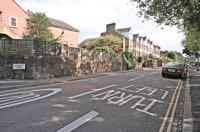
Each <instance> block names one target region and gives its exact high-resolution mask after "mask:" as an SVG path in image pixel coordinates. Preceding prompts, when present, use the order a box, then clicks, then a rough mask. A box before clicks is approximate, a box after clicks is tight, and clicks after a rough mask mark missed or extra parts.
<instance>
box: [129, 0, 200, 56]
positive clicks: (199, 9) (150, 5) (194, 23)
mask: <svg viewBox="0 0 200 132" xmlns="http://www.w3.org/2000/svg"><path fill="white" fill-rule="evenodd" d="M131 1H132V2H134V3H137V5H138V6H137V7H138V8H139V9H140V11H139V15H140V16H144V18H146V19H151V18H154V19H155V22H157V23H158V24H165V25H170V26H172V25H177V26H178V27H179V28H180V29H181V30H182V31H183V32H185V36H186V38H185V40H184V46H186V47H187V49H188V50H189V51H190V52H192V53H196V52H197V51H196V50H198V49H199V45H200V40H199V39H200V38H199V36H200V4H199V2H200V1H199V0H131Z"/></svg>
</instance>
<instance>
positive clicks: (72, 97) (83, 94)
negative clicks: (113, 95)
mask: <svg viewBox="0 0 200 132" xmlns="http://www.w3.org/2000/svg"><path fill="white" fill-rule="evenodd" d="M114 86H116V85H109V86H107V87H103V88H99V89H94V90H92V91H88V92H85V93H81V94H78V95H75V96H71V97H68V99H75V98H78V97H81V96H85V95H88V94H92V93H95V92H98V91H102V90H105V89H108V88H111V87H114Z"/></svg>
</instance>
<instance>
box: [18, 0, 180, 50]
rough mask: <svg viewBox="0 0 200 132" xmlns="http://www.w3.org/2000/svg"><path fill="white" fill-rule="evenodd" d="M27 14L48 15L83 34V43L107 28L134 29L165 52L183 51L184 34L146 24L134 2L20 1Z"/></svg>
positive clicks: (174, 29)
mask: <svg viewBox="0 0 200 132" xmlns="http://www.w3.org/2000/svg"><path fill="white" fill-rule="evenodd" d="M16 1H17V3H18V4H19V5H20V6H21V7H22V8H23V9H24V10H28V9H29V10H31V11H34V12H35V11H38V12H44V13H46V15H47V16H48V17H52V18H56V19H59V20H62V21H64V22H66V23H68V24H70V25H72V26H73V27H75V28H77V29H78V30H80V33H79V42H81V41H83V40H84V39H87V38H93V37H98V36H99V35H100V34H101V33H102V32H104V31H105V30H106V24H108V23H113V22H115V23H116V26H117V28H126V27H132V28H133V31H134V33H136V34H137V33H138V34H139V35H140V36H147V38H148V39H150V40H152V41H153V42H154V44H156V45H160V46H161V50H176V51H180V52H181V51H182V47H181V40H182V39H183V35H182V33H180V32H179V31H178V29H177V28H176V27H164V29H161V28H162V27H161V26H157V24H156V23H154V21H145V22H142V20H143V18H140V17H138V16H137V15H136V14H137V9H136V8H134V6H133V5H132V3H130V2H129V1H130V0H16Z"/></svg>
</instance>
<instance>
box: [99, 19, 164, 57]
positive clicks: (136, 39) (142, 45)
mask: <svg viewBox="0 0 200 132" xmlns="http://www.w3.org/2000/svg"><path fill="white" fill-rule="evenodd" d="M105 35H114V36H117V37H120V38H122V39H123V51H129V52H132V53H133V54H134V56H136V57H138V56H144V57H148V56H149V54H152V55H154V56H156V57H160V46H158V45H155V44H153V42H152V41H150V40H149V39H147V37H143V36H139V34H133V29H132V28H131V27H128V28H122V29H116V24H115V23H111V24H107V25H106V31H105V32H103V33H101V36H105Z"/></svg>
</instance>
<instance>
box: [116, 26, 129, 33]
mask: <svg viewBox="0 0 200 132" xmlns="http://www.w3.org/2000/svg"><path fill="white" fill-rule="evenodd" d="M130 30H131V27H128V28H121V29H117V31H118V32H120V33H122V32H129V31H130Z"/></svg>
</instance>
